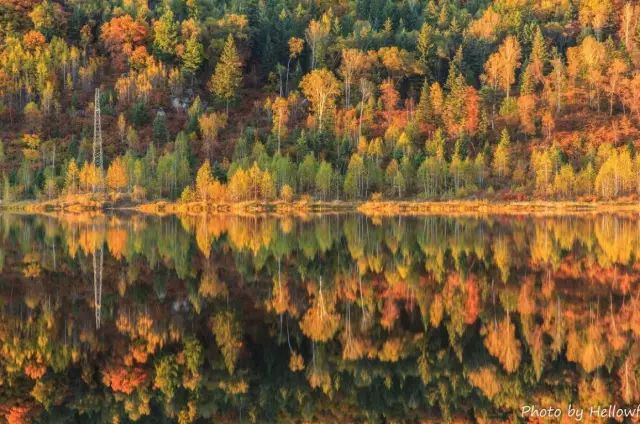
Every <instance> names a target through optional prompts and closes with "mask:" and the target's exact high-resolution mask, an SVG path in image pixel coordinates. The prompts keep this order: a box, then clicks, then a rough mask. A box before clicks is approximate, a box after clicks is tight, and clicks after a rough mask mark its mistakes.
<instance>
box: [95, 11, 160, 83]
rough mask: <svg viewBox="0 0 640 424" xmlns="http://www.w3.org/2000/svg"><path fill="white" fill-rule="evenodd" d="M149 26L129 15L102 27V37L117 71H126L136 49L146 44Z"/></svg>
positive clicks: (112, 20)
mask: <svg viewBox="0 0 640 424" xmlns="http://www.w3.org/2000/svg"><path fill="white" fill-rule="evenodd" d="M147 35H148V29H147V26H146V25H145V24H144V23H141V22H137V21H135V20H133V18H132V17H131V16H129V15H123V16H118V17H115V18H113V19H111V20H110V21H109V22H107V23H105V24H104V25H102V29H101V33H100V37H101V38H102V42H103V43H104V45H105V47H106V48H107V50H109V53H111V57H112V59H113V64H114V66H115V67H116V68H117V69H120V70H124V66H125V62H126V60H127V59H128V58H129V57H130V56H131V54H132V53H133V51H134V50H135V48H136V47H138V46H141V45H143V44H144V42H145V40H146V38H147Z"/></svg>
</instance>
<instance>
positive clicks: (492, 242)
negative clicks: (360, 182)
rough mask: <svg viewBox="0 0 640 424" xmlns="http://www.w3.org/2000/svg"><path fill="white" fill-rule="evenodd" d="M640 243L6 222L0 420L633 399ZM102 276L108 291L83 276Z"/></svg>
mask: <svg viewBox="0 0 640 424" xmlns="http://www.w3.org/2000/svg"><path fill="white" fill-rule="evenodd" d="M285 230H286V231H285ZM639 236H640V227H638V222H637V219H635V218H627V217H614V216H597V217H562V218H540V219H518V220H516V221H511V220H508V219H506V218H501V217H494V218H491V219H474V218H451V217H437V216H434V217H428V218H420V219H407V218H403V219H395V218H394V219H391V220H382V221H381V222H378V223H373V222H371V221H369V220H368V219H366V218H363V217H359V216H343V217H336V216H330V217H323V218H320V219H311V220H307V221H303V220H292V219H288V220H286V221H285V220H280V221H279V220H277V219H274V218H256V217H251V218H242V217H237V216H236V217H230V216H220V217H216V216H209V217H208V218H206V219H203V217H202V216H197V217H181V218H180V219H177V218H166V219H160V218H153V217H149V218H142V217H139V216H133V217H108V216H107V217H105V216H82V215H71V216H69V217H64V219H62V220H60V221H57V220H55V219H52V218H49V217H16V216H10V215H3V217H2V220H1V233H0V240H1V243H2V245H1V246H0V251H1V252H2V253H3V255H4V267H3V268H2V280H3V283H2V285H0V353H1V359H0V383H2V387H3V388H4V387H8V388H9V389H7V390H4V391H2V393H0V413H1V414H3V415H4V416H5V417H9V416H19V415H21V414H23V415H25V416H26V417H27V420H29V419H31V418H35V417H36V416H37V417H39V420H40V421H53V418H54V415H55V414H63V413H66V412H65V411H67V412H68V411H72V412H71V413H72V414H78V416H81V417H83V419H85V420H89V421H101V419H102V418H104V417H108V418H109V419H111V418H113V417H114V416H122V418H127V419H130V420H136V419H141V418H143V417H146V416H149V415H152V414H154V411H158V412H156V413H161V414H163V415H166V416H168V417H170V418H171V419H172V420H181V421H182V422H190V421H193V420H195V419H196V418H203V419H205V420H206V419H210V418H212V417H217V418H219V419H223V418H224V419H226V420H227V421H234V420H235V421H237V420H239V419H240V417H247V416H249V415H251V416H255V417H257V418H256V419H257V420H258V421H269V422H277V421H295V420H301V419H310V417H316V420H317V419H320V420H322V417H325V418H326V419H328V420H336V419H338V418H339V419H341V420H343V421H347V422H349V421H359V420H361V419H362V417H363V416H366V417H368V418H367V419H372V420H374V419H375V418H376V417H378V418H379V417H383V416H384V417H385V418H386V419H396V420H399V421H403V420H411V419H412V418H416V419H418V418H427V417H433V416H438V417H440V416H442V417H449V418H452V417H455V416H458V415H463V416H469V415H475V416H476V418H478V417H498V418H506V417H509V416H510V415H509V413H510V412H512V411H514V410H516V409H517V408H518V405H519V404H518V402H520V401H524V400H525V399H542V398H544V399H550V400H553V401H554V402H560V403H562V402H568V401H571V402H573V403H574V404H581V405H587V406H588V405H590V403H588V402H595V401H598V402H600V401H602V400H603V399H606V400H607V402H609V401H618V402H626V403H632V402H638V401H640V383H639V381H640V348H638V346H639V345H638V342H637V340H638V337H639V336H640V304H639V302H640V297H639V296H638V288H639V287H638V282H639V281H640V275H639V274H638V267H637V265H635V259H636V258H638V257H639V255H638V253H640V252H638V250H639V247H640V245H639V243H638V239H639ZM61 246H62V247H61ZM101 246H104V247H101ZM56 249H57V251H56ZM101 263H102V266H100V264H101ZM36 269H37V272H35V271H34V270H36ZM100 269H102V271H103V273H104V281H103V293H102V295H101V296H99V293H100V292H99V290H94V289H97V288H99V279H98V278H96V284H95V286H94V287H91V286H90V285H86V284H84V285H82V284H79V282H80V281H86V278H87V276H88V275H92V273H93V272H94V271H95V272H96V274H95V275H96V277H98V276H99V271H100ZM97 305H100V311H101V313H100V315H96V318H97V317H99V318H100V324H101V325H100V330H99V332H97V331H96V329H95V328H94V326H93V323H92V318H93V314H97V312H98V309H94V308H95V307H96V306H97ZM98 334H99V337H98ZM558 375H561V376H562V378H558V377H557V376H558ZM52 388H53V389H52ZM576 388H577V390H576ZM303 405H304V408H303ZM471 406H473V407H474V409H473V410H472V409H471ZM319 417H320V418H319ZM327 417H332V418H327ZM336 417H338V418H336Z"/></svg>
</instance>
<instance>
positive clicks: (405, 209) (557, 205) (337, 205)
mask: <svg viewBox="0 0 640 424" xmlns="http://www.w3.org/2000/svg"><path fill="white" fill-rule="evenodd" d="M0 209H2V210H5V211H12V212H22V213H43V212H64V213H76V214H77V213H83V214H84V213H93V214H97V215H100V214H104V213H111V212H116V211H117V212H122V213H126V212H132V213H142V214H146V215H159V216H164V215H202V214H203V213H206V214H211V215H216V214H231V215H238V216H248V217H251V216H260V215H273V216H278V215H281V216H291V217H295V216H297V215H298V216H303V217H304V216H308V215H321V214H336V213H354V212H358V213H361V214H363V215H367V216H429V215H444V214H446V215H452V216H467V215H468V216H474V215H540V216H555V215H578V214H604V213H607V214H627V213H634V214H635V213H640V202H634V201H613V202H587V201H537V200H533V201H515V202H505V201H490V200H445V201H415V200H401V201H391V200H390V201H386V200H380V201H366V202H350V201H343V200H334V201H320V200H317V201H316V200H309V199H301V200H297V201H291V202H285V201H282V200H276V201H270V202H262V201H244V202H237V203H205V202H190V203H182V202H179V201H175V202H172V201H166V200H158V201H152V202H133V201H131V200H130V199H126V198H117V199H110V200H104V199H99V198H93V197H91V196H87V195H78V196H73V197H67V198H59V199H53V200H49V201H40V202H38V201H33V202H31V201H24V202H15V203H10V204H7V205H0Z"/></svg>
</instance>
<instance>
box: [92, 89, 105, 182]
mask: <svg viewBox="0 0 640 424" xmlns="http://www.w3.org/2000/svg"><path fill="white" fill-rule="evenodd" d="M93 105H94V107H93V164H94V165H95V166H96V169H97V170H98V172H99V179H100V181H102V176H103V161H102V116H101V114H100V88H96V93H95V98H94V101H93ZM100 188H102V184H100ZM94 190H95V187H94Z"/></svg>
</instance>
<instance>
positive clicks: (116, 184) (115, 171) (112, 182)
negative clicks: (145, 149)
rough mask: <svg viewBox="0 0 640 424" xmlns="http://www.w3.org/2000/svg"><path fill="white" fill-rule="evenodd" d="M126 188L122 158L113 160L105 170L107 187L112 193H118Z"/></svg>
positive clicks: (125, 174) (125, 173) (125, 175)
mask: <svg viewBox="0 0 640 424" xmlns="http://www.w3.org/2000/svg"><path fill="white" fill-rule="evenodd" d="M126 186H127V170H126V168H125V166H124V163H123V162H122V158H121V157H120V156H118V157H117V158H115V159H114V160H113V161H112V162H111V165H109V169H107V187H109V188H110V189H111V190H113V191H120V190H122V189H123V188H125V187H126Z"/></svg>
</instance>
